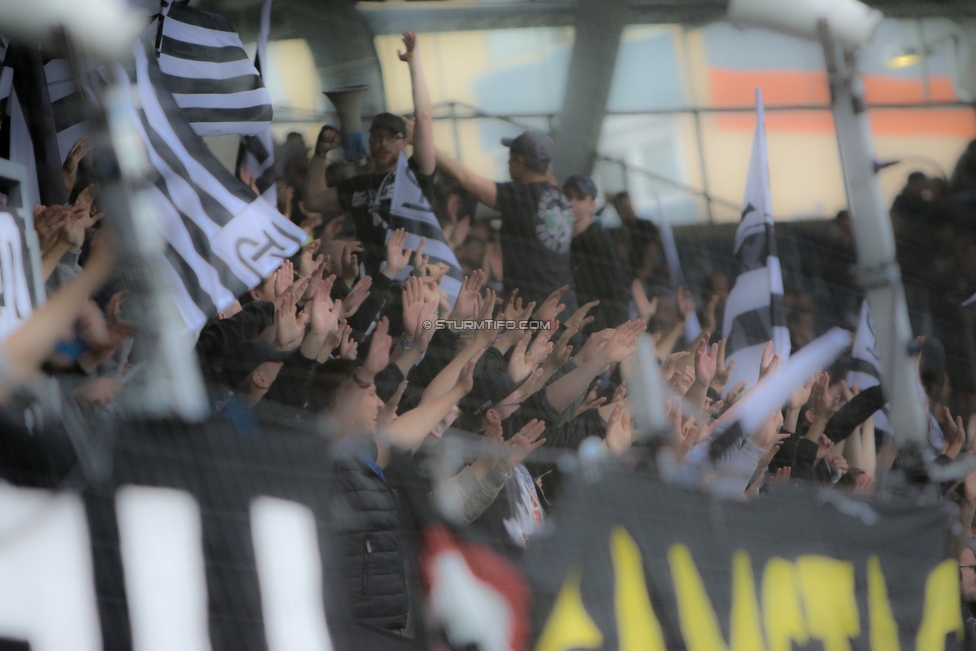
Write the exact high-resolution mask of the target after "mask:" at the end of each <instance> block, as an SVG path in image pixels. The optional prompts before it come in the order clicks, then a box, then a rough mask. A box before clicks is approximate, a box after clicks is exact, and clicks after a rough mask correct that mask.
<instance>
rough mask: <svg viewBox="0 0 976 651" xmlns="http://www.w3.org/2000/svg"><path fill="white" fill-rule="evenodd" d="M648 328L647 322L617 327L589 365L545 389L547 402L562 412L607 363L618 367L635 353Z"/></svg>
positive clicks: (636, 322)
mask: <svg viewBox="0 0 976 651" xmlns="http://www.w3.org/2000/svg"><path fill="white" fill-rule="evenodd" d="M645 328H646V326H645V325H644V323H642V322H641V321H639V320H637V321H628V322H627V323H625V324H623V325H622V326H620V327H619V328H617V329H616V331H615V332H614V334H613V336H612V337H611V338H610V340H609V341H608V342H607V344H606V345H605V346H604V347H603V348H601V349H600V350H599V352H597V353H596V354H595V355H593V356H592V357H590V358H589V360H588V361H587V362H586V363H584V364H583V365H582V366H579V367H578V368H576V369H575V370H573V371H570V372H569V373H567V374H566V375H564V376H562V377H561V378H559V379H558V380H556V381H555V382H553V383H552V384H550V385H549V386H548V387H547V388H546V400H548V401H549V404H550V405H551V406H552V408H553V409H554V410H555V411H557V412H559V413H562V412H563V411H564V410H565V409H566V408H567V407H569V405H571V404H572V403H573V401H574V400H576V398H577V397H579V396H580V394H582V393H585V392H586V390H587V389H588V388H589V386H590V383H591V382H592V381H593V379H594V378H595V377H596V376H598V375H599V374H600V373H601V372H602V371H603V369H604V368H606V366H607V364H615V363H617V362H619V361H621V360H623V359H624V358H625V357H627V356H628V355H629V354H630V353H631V352H633V348H634V346H636V342H637V335H639V334H640V333H642V332H643V331H644V330H645ZM591 336H592V335H591Z"/></svg>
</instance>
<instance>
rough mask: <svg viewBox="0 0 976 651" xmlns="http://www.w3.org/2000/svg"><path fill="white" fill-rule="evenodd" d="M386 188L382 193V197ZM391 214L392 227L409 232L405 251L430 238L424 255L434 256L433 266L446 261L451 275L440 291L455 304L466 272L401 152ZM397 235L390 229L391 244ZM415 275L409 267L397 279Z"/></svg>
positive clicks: (414, 248)
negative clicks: (462, 269) (393, 237)
mask: <svg viewBox="0 0 976 651" xmlns="http://www.w3.org/2000/svg"><path fill="white" fill-rule="evenodd" d="M382 192H383V191H382V189H381V190H380V193H381V194H382ZM390 214H391V215H392V216H393V220H392V221H393V223H392V224H390V226H391V227H392V228H403V229H404V230H405V231H406V232H407V239H406V241H405V242H404V247H405V248H412V249H413V250H414V251H416V250H417V247H418V246H419V245H420V238H422V237H426V238H427V243H426V244H425V245H424V255H426V256H429V257H430V262H431V264H436V263H438V262H442V263H444V264H446V265H447V266H448V271H447V274H446V275H445V276H444V278H443V279H442V280H441V284H440V288H441V289H443V290H444V292H445V293H446V294H447V301H448V303H450V304H451V306H453V305H454V301H455V300H457V296H458V293H460V291H461V282H462V281H463V279H464V272H463V271H461V265H460V264H459V263H458V260H457V256H455V255H454V251H452V250H451V247H450V246H449V245H448V244H447V239H446V238H445V237H444V231H443V230H442V229H441V224H440V222H439V221H437V216H436V215H434V211H433V210H432V209H431V207H430V202H429V201H427V197H425V196H424V193H423V191H422V190H421V189H420V184H419V183H418V182H417V177H416V176H414V174H413V172H411V171H410V166H409V165H408V164H407V157H406V156H405V155H404V154H403V152H400V158H399V159H398V160H397V169H396V179H395V181H394V184H393V196H392V199H391V202H390ZM392 235H393V231H392V230H390V231H388V232H387V234H386V239H387V241H389V239H390V237H391V236H392ZM411 272H413V265H412V264H410V265H407V267H406V268H405V269H403V270H402V271H401V272H400V274H399V275H397V277H396V279H397V280H403V279H405V278H406V277H407V276H409V275H410V273H411Z"/></svg>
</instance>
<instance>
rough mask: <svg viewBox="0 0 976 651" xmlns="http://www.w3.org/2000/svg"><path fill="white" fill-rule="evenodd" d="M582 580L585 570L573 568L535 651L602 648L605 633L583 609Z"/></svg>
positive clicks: (567, 576)
mask: <svg viewBox="0 0 976 651" xmlns="http://www.w3.org/2000/svg"><path fill="white" fill-rule="evenodd" d="M582 578H583V571H582V570H581V569H580V568H578V567H571V568H570V569H569V572H567V573H566V579H565V580H564V581H563V587H562V589H560V590H559V595H558V596H557V597H556V603H555V605H553V607H552V612H551V613H550V614H549V621H547V622H546V628H545V629H544V630H543V631H542V635H541V636H540V637H539V643H538V644H537V645H536V647H535V651H567V649H598V648H600V647H601V646H603V633H601V632H600V629H599V628H597V627H596V624H594V623H593V619H592V618H591V617H590V615H589V613H587V612H586V608H584V607H583V597H582V596H581V595H580V580H581V579H582Z"/></svg>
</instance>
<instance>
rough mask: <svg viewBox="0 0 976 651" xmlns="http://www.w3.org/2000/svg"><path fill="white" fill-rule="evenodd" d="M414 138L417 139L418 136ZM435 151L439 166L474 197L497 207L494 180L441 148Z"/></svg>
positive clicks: (490, 206)
mask: <svg viewBox="0 0 976 651" xmlns="http://www.w3.org/2000/svg"><path fill="white" fill-rule="evenodd" d="M414 139H415V140H416V136H414ZM435 151H436V152H437V167H439V168H440V169H441V170H442V171H444V172H447V173H448V174H450V175H451V176H453V177H454V178H455V179H457V182H458V184H459V185H460V186H461V187H462V188H464V189H465V191H467V192H468V194H470V195H471V196H472V197H474V198H475V199H477V200H478V201H480V202H481V203H483V204H485V205H486V206H488V207H489V208H494V207H495V205H496V204H497V203H498V192H497V190H496V188H495V182H494V181H492V180H490V179H486V178H485V177H483V176H479V175H477V174H475V173H474V172H472V171H471V170H470V169H469V168H468V166H467V165H465V164H464V163H462V162H461V161H459V160H458V159H456V158H454V157H452V156H450V155H448V154H447V153H445V152H443V151H441V150H440V149H436V150H435Z"/></svg>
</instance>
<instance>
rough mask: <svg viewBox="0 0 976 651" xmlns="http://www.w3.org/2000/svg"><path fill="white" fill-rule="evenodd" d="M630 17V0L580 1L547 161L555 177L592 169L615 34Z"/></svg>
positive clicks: (614, 58)
mask: <svg viewBox="0 0 976 651" xmlns="http://www.w3.org/2000/svg"><path fill="white" fill-rule="evenodd" d="M629 18H630V2H629V0H579V4H578V5H577V10H576V38H575V41H574V43H573V54H572V57H571V58H570V61H569V74H568V75H567V82H566V94H565V95H564V97H563V106H562V110H561V111H560V114H559V123H558V125H557V127H556V133H555V154H554V156H553V161H552V171H553V173H554V174H555V175H556V178H558V179H559V180H560V181H562V180H563V179H565V178H566V177H567V176H569V175H570V174H575V173H578V172H585V173H589V172H591V171H592V170H593V165H594V162H595V159H596V147H597V143H598V142H599V140H600V126H601V125H602V124H603V117H604V115H605V113H606V108H607V98H608V97H609V95H610V80H611V79H612V78H613V68H614V64H615V63H616V61H617V51H618V50H619V49H620V35H621V32H622V31H623V28H624V25H626V24H627V22H628V19H629ZM648 65H652V62H648ZM635 81H637V80H635ZM637 83H639V81H637Z"/></svg>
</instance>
